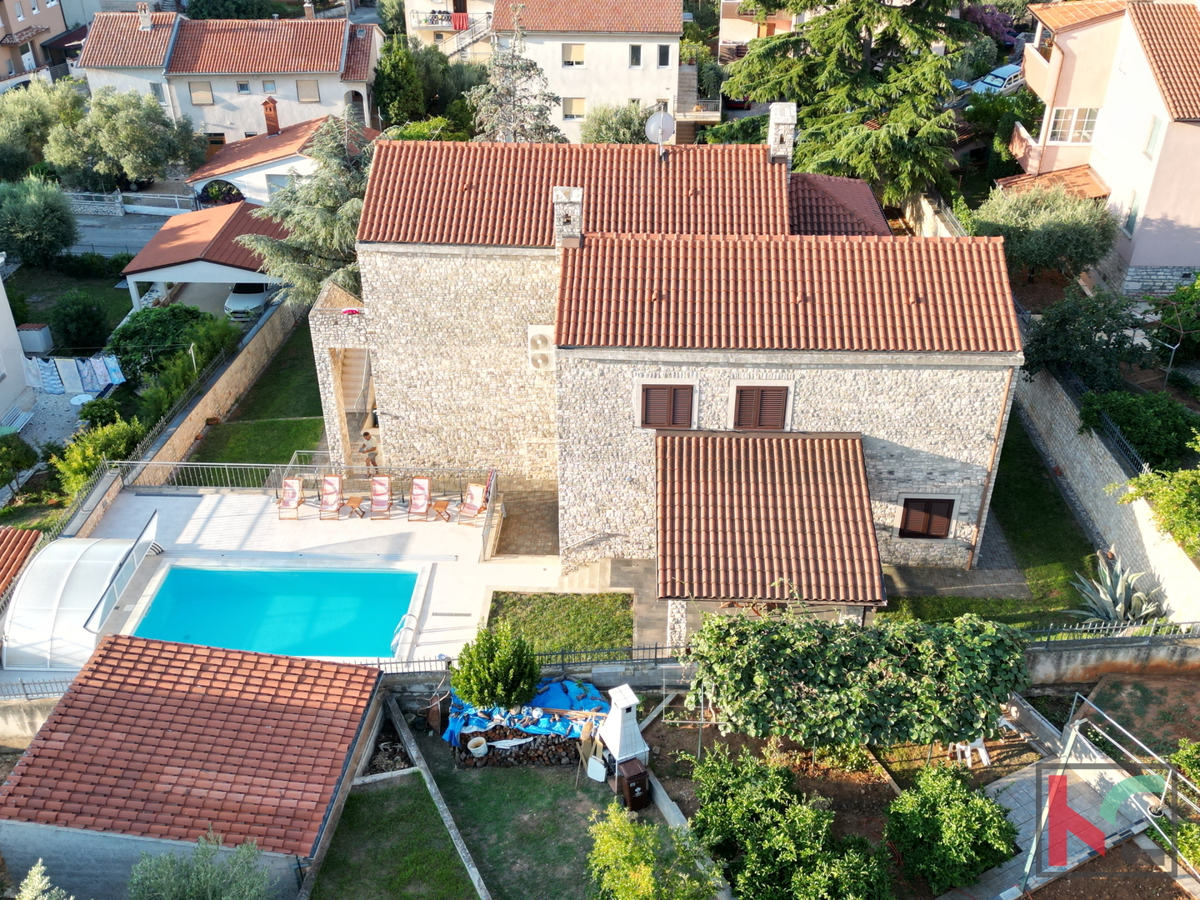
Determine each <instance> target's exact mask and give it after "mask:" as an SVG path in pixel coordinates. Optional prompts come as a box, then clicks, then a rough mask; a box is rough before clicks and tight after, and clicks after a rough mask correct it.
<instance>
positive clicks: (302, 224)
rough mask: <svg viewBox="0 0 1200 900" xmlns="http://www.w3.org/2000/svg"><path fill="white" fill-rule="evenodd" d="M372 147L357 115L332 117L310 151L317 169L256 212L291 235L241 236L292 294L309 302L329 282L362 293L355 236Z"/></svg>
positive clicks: (298, 179) (294, 179)
mask: <svg viewBox="0 0 1200 900" xmlns="http://www.w3.org/2000/svg"><path fill="white" fill-rule="evenodd" d="M373 149H374V148H373V146H372V144H371V143H370V142H369V141H367V139H366V136H365V135H364V134H363V131H362V126H361V125H360V124H359V123H358V122H356V121H355V120H354V119H353V118H346V119H341V118H338V117H337V116H330V117H329V119H328V120H327V121H326V122H325V123H324V124H323V125H322V126H321V127H320V128H318V129H317V131H316V133H315V134H314V135H313V139H312V142H311V144H310V145H309V149H308V150H307V151H306V155H307V156H308V157H309V158H311V159H313V160H315V161H316V163H317V168H316V170H315V171H314V172H313V173H312V174H310V175H306V176H305V177H303V178H293V179H291V180H290V181H289V182H288V183H287V185H285V186H284V187H283V188H281V189H280V190H279V191H277V192H276V193H275V195H274V196H273V197H272V198H271V199H270V200H269V201H268V202H267V204H266V206H264V207H262V208H261V209H260V210H258V211H257V212H256V213H255V215H257V216H259V217H261V218H264V219H270V220H271V221H273V222H278V223H279V224H280V225H283V226H284V228H286V229H287V232H288V233H287V235H286V236H285V237H282V238H273V237H267V236H265V235H243V236H242V237H240V238H238V240H239V241H240V242H241V243H242V244H243V245H244V246H246V247H249V248H250V249H252V250H254V251H256V252H258V253H259V254H260V255H261V256H262V258H263V265H264V268H265V270H266V271H267V272H269V273H270V274H272V275H274V276H276V277H277V278H279V280H280V281H282V282H283V283H284V284H285V285H286V286H287V287H285V288H284V290H285V291H286V292H287V295H288V297H290V298H296V299H299V300H301V301H303V302H307V303H311V302H312V301H314V300H316V298H317V294H319V293H320V292H321V287H322V286H323V285H324V284H325V282H326V281H333V282H334V283H335V284H337V285H338V286H340V287H342V288H344V289H346V290H347V291H349V292H350V293H352V294H355V295H356V296H357V295H359V294H361V293H362V286H361V284H360V282H359V274H358V255H357V253H356V252H355V245H354V241H355V235H356V234H357V232H358V220H359V218H360V217H361V216H362V208H363V196H364V195H365V194H366V190H367V173H368V171H370V168H371V154H372V152H373Z"/></svg>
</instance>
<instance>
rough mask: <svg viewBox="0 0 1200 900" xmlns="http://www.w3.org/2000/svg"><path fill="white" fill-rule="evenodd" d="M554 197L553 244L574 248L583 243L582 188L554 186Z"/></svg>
mask: <svg viewBox="0 0 1200 900" xmlns="http://www.w3.org/2000/svg"><path fill="white" fill-rule="evenodd" d="M551 196H552V197H553V198H554V245H555V246H556V247H559V248H565V249H575V248H577V247H579V246H581V245H582V244H583V188H577V187H556V188H553V189H552V194H551Z"/></svg>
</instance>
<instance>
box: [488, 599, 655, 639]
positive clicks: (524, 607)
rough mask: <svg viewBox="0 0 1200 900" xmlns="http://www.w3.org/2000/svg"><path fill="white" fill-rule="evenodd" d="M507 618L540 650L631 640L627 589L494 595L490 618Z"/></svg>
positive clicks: (631, 614) (497, 620)
mask: <svg viewBox="0 0 1200 900" xmlns="http://www.w3.org/2000/svg"><path fill="white" fill-rule="evenodd" d="M501 621H507V622H511V623H512V625H513V626H514V627H515V628H516V629H517V630H518V631H520V632H521V634H522V635H524V636H525V638H526V639H527V640H530V641H532V642H533V645H534V648H535V649H537V650H538V651H539V652H544V651H549V650H599V649H605V650H609V649H616V648H619V647H630V646H632V645H633V603H632V596H631V595H630V594H514V593H508V592H504V591H497V592H496V593H495V594H493V595H492V610H491V613H490V614H489V616H488V622H489V624H490V623H494V622H501Z"/></svg>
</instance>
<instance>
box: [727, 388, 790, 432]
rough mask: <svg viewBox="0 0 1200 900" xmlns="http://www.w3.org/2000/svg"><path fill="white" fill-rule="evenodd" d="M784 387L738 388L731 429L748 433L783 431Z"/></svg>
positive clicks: (785, 409)
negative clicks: (747, 431)
mask: <svg viewBox="0 0 1200 900" xmlns="http://www.w3.org/2000/svg"><path fill="white" fill-rule="evenodd" d="M787 397H788V389H787V388H785V387H740V388H738V389H737V401H736V403H735V405H734V412H733V427H734V428H739V429H746V430H750V431H783V426H784V417H785V416H786V415H787Z"/></svg>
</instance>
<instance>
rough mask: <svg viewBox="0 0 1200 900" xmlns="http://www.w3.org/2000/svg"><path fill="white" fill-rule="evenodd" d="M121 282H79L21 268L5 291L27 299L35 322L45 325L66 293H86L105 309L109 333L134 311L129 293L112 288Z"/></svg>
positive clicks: (107, 279) (75, 278) (111, 278)
mask: <svg viewBox="0 0 1200 900" xmlns="http://www.w3.org/2000/svg"><path fill="white" fill-rule="evenodd" d="M120 280H121V279H120V278H119V277H114V276H111V275H110V276H107V277H104V278H80V277H78V276H75V275H64V274H63V273H62V272H52V271H50V270H49V269H37V268H34V267H33V266H21V268H19V269H17V271H16V272H15V273H14V274H13V276H12V278H10V279H8V281H6V282H4V287H5V290H7V291H8V293H9V295H10V296H11V295H12V294H14V293H20V294H24V295H25V296H26V297H27V298H28V302H29V315H30V321H32V322H46V321H47V317H48V316H49V314H50V310H51V309H53V308H54V304H55V303H57V302H58V299H59V298H60V297H61V296H62V295H63V294H65V293H66V292H67V291H83V292H84V293H85V294H88V295H89V296H91V297H94V298H95V299H96V300H97V301H99V303H100V305H101V306H103V307H104V311H105V313H106V315H107V316H108V327H109V330H112V329H113V328H116V327H117V326H118V325H119V324H121V320H122V319H123V318H125V316H126V314H127V313H128V312H129V310H130V309H132V308H133V301H132V300H131V299H130V297H129V291H128V290H126V289H125V288H115V287H113V285H114V284H116V283H117V282H118V281H120Z"/></svg>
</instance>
